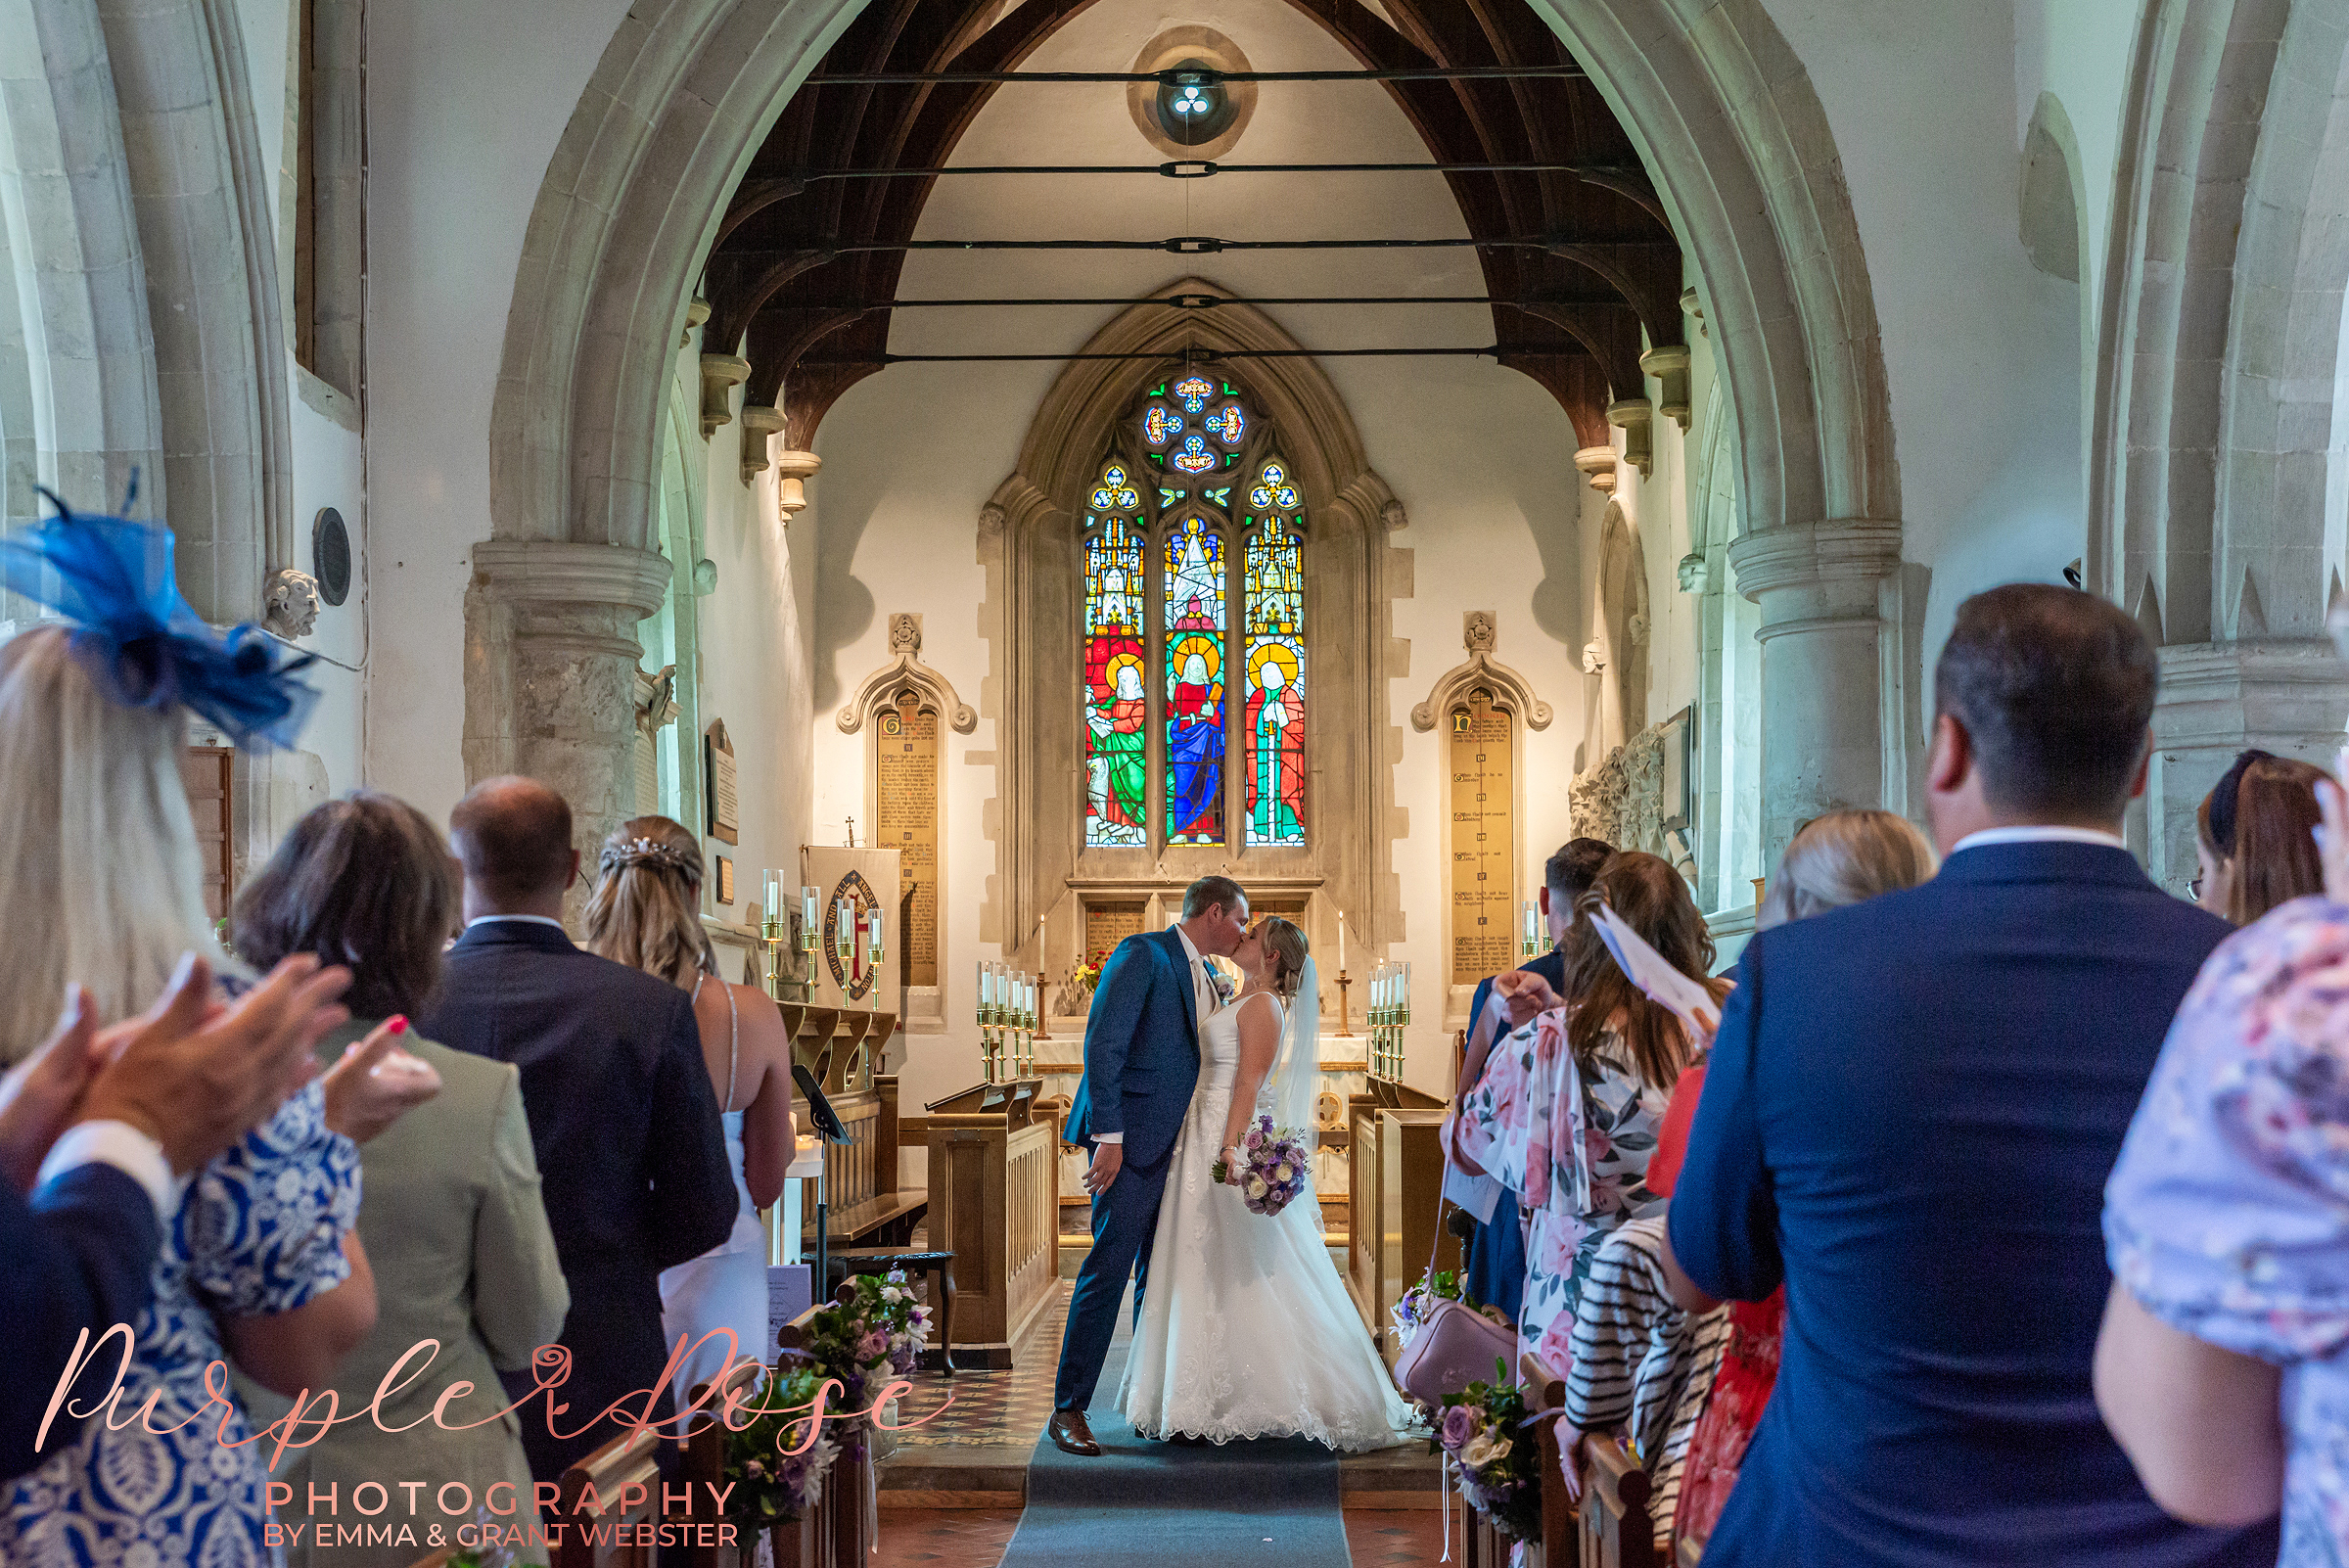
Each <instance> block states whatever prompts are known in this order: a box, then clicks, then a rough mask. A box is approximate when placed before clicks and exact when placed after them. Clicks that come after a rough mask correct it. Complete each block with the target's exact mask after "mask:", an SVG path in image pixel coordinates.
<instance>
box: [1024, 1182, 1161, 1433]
mask: <svg viewBox="0 0 2349 1568" xmlns="http://www.w3.org/2000/svg"><path fill="white" fill-rule="evenodd" d="M1173 1166H1174V1150H1173V1149H1172V1148H1170V1149H1168V1150H1167V1152H1166V1153H1164V1154H1162V1155H1160V1156H1159V1157H1158V1162H1157V1163H1156V1164H1155V1165H1148V1166H1135V1165H1131V1164H1128V1165H1125V1166H1123V1167H1121V1168H1120V1169H1119V1171H1118V1178H1117V1179H1116V1180H1115V1181H1112V1182H1111V1183H1110V1184H1109V1190H1108V1191H1107V1192H1105V1193H1103V1194H1102V1195H1101V1196H1100V1197H1098V1198H1095V1199H1094V1200H1093V1247H1092V1250H1091V1251H1090V1252H1088V1253H1086V1254H1085V1255H1084V1263H1083V1265H1082V1267H1081V1268H1078V1270H1077V1288H1076V1289H1075V1290H1074V1291H1073V1292H1071V1293H1070V1296H1069V1326H1068V1329H1067V1331H1066V1332H1065V1333H1064V1334H1063V1336H1062V1338H1061V1342H1060V1375H1059V1376H1058V1377H1057V1378H1055V1379H1054V1380H1053V1385H1052V1406H1053V1407H1054V1408H1055V1409H1062V1410H1082V1409H1086V1408H1089V1407H1091V1405H1092V1403H1093V1388H1094V1385H1096V1384H1097V1383H1099V1382H1100V1381H1101V1363H1102V1361H1103V1360H1107V1359H1108V1356H1109V1342H1110V1341H1111V1340H1112V1339H1114V1338H1116V1337H1117V1331H1118V1302H1119V1300H1120V1299H1121V1298H1122V1297H1124V1296H1125V1294H1126V1276H1127V1274H1128V1273H1129V1272H1130V1273H1131V1274H1132V1275H1133V1313H1134V1320H1135V1321H1136V1322H1139V1321H1140V1320H1141V1313H1142V1291H1143V1290H1144V1288H1146V1286H1147V1284H1148V1280H1149V1274H1150V1243H1151V1241H1152V1239H1153V1238H1155V1237H1156V1236H1157V1234H1158V1206H1159V1200H1160V1199H1161V1198H1163V1197H1164V1196H1165V1195H1166V1190H1167V1173H1168V1171H1169V1170H1170V1169H1171V1168H1172V1167H1173Z"/></svg>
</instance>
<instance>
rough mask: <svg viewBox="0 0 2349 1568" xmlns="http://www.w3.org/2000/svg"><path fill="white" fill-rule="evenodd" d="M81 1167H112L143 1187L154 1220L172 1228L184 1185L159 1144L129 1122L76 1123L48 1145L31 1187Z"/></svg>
mask: <svg viewBox="0 0 2349 1568" xmlns="http://www.w3.org/2000/svg"><path fill="white" fill-rule="evenodd" d="M84 1165H111V1166H113V1167H114V1168H115V1170H117V1171H119V1172H121V1173H122V1174H123V1175H124V1176H129V1177H130V1178H131V1179H132V1180H133V1181H136V1182H137V1183H138V1184H139V1185H140V1186H142V1187H145V1188H146V1189H147V1196H148V1197H149V1198H151V1199H152V1200H154V1203H155V1217H156V1219H158V1220H159V1221H161V1222H162V1226H163V1228H164V1229H165V1230H168V1229H170V1228H171V1220H172V1217H173V1216H175V1215H177V1214H178V1213H179V1200H180V1196H181V1194H182V1193H184V1192H186V1191H187V1183H186V1182H184V1181H182V1180H180V1179H179V1178H178V1177H177V1176H173V1175H172V1174H171V1162H170V1161H169V1160H168V1159H165V1158H164V1156H163V1147H162V1145H161V1144H160V1143H158V1142H156V1141H155V1139H153V1138H151V1137H149V1136H148V1135H147V1134H146V1133H144V1132H142V1131H140V1130H138V1129H137V1128H135V1127H132V1126H131V1125H130V1124H129V1123H128V1122H76V1123H74V1124H73V1125H72V1126H71V1127H69V1128H68V1129H66V1130H65V1132H64V1133H63V1134H62V1135H61V1136H60V1137H59V1138H58V1140H57V1141H56V1142H55V1143H54V1144H52V1145H50V1148H49V1157H48V1158H47V1159H45V1160H43V1161H42V1162H41V1173H40V1176H39V1179H38V1180H36V1181H35V1182H34V1186H35V1187H36V1188H37V1187H38V1186H40V1185H41V1184H43V1183H45V1182H47V1181H48V1180H49V1179H50V1178H52V1177H53V1176H63V1175H64V1174H65V1173H66V1172H68V1171H70V1170H73V1169H74V1168H76V1167H78V1166H84Z"/></svg>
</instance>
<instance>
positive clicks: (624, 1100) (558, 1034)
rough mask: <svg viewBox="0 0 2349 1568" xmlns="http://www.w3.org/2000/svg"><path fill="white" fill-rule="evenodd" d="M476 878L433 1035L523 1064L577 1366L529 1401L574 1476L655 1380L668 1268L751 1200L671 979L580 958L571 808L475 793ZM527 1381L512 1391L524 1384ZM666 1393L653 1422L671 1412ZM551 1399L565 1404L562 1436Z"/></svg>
mask: <svg viewBox="0 0 2349 1568" xmlns="http://www.w3.org/2000/svg"><path fill="white" fill-rule="evenodd" d="M449 829H450V834H449V836H450V838H451V839H452V840H453V841H454V843H455V847H456V852H457V858H458V859H459V861H461V862H462V863H463V865H464V869H465V902H464V909H465V934H464V936H463V937H461V938H459V939H458V941H457V944H456V945H455V946H453V947H451V948H450V949H449V952H448V967H447V973H446V978H445V979H444V981H443V983H442V986H441V991H440V998H439V1000H438V1001H437V1002H435V1003H434V1004H433V1006H432V1007H431V1008H429V1009H428V1010H427V1011H426V1012H425V1014H424V1016H423V1017H422V1018H420V1019H419V1020H418V1021H417V1022H418V1027H419V1028H421V1029H422V1031H423V1032H424V1034H425V1035H426V1036H428V1037H429V1038H434V1039H438V1040H440V1041H442V1042H444V1043H446V1044H448V1045H451V1046H453V1047H455V1048H456V1049H458V1050H461V1051H470V1052H472V1053H473V1054H475V1055H477V1056H486V1057H489V1058H491V1059H492V1060H495V1061H500V1062H511V1063H513V1064H514V1065H515V1066H516V1067H518V1068H520V1069H521V1070H522V1102H523V1107H524V1109H525V1110H526V1111H528V1112H529V1114H530V1143H531V1147H532V1148H533V1149H534V1150H535V1152H536V1154H537V1158H538V1172H539V1175H540V1176H541V1177H542V1178H543V1182H544V1186H543V1193H544V1197H545V1201H546V1217H547V1220H548V1222H549V1223H550V1224H551V1226H552V1227H553V1230H554V1234H555V1251H556V1254H557V1256H558V1257H560V1258H561V1260H562V1264H563V1277H564V1280H565V1282H566V1283H568V1284H569V1286H570V1287H571V1311H570V1312H569V1313H568V1314H566V1315H565V1317H564V1319H563V1337H562V1340H561V1344H562V1346H563V1348H564V1349H565V1350H567V1351H569V1352H570V1353H571V1375H570V1379H569V1381H567V1382H565V1383H563V1384H562V1385H561V1386H560V1387H559V1388H558V1389H556V1390H555V1391H553V1393H552V1394H551V1395H545V1396H540V1397H539V1398H538V1399H536V1400H534V1401H533V1402H532V1403H531V1404H530V1406H528V1407H525V1408H524V1409H523V1410H522V1412H521V1415H522V1446H523V1449H524V1451H525V1452H526V1453H529V1455H530V1473H531V1474H532V1475H533V1476H535V1477H536V1478H537V1479H538V1480H540V1481H560V1480H561V1479H562V1475H563V1471H564V1470H565V1468H567V1467H568V1466H569V1465H571V1464H572V1463H573V1462H574V1461H575V1460H577V1459H579V1458H582V1457H584V1456H585V1455H586V1454H588V1453H592V1452H593V1451H594V1450H595V1449H596V1448H597V1447H599V1446H600V1445H602V1444H603V1443H606V1442H608V1441H610V1440H611V1438H612V1437H614V1436H615V1435H617V1433H618V1431H619V1430H620V1428H619V1427H618V1426H617V1425H615V1424H614V1423H613V1422H612V1421H611V1420H608V1419H603V1418H601V1416H600V1412H602V1411H604V1410H606V1409H607V1408H609V1407H611V1406H612V1404H613V1402H615V1401H617V1400H619V1399H621V1398H622V1396H624V1395H627V1394H629V1393H631V1392H632V1391H635V1390H639V1389H649V1388H651V1387H652V1386H653V1385H654V1384H655V1383H656V1382H657V1381H659V1379H660V1377H661V1370H662V1368H663V1367H664V1366H665V1365H666V1364H667V1363H668V1344H667V1343H666V1341H665V1339H664V1336H663V1332H662V1326H661V1283H660V1281H661V1270H663V1269H664V1268H673V1267H675V1266H676V1265H678V1264H681V1263H684V1262H686V1261H687V1260H688V1259H692V1258H698V1257H700V1256H701V1255H702V1254H703V1253H705V1252H708V1251H709V1250H710V1249H711V1248H713V1247H714V1246H716V1245H718V1243H720V1242H722V1241H724V1240H725V1239H726V1237H727V1236H728V1234H730V1233H731V1232H732V1230H733V1228H734V1220H735V1216H736V1215H737V1214H738V1213H739V1212H740V1209H741V1199H740V1197H739V1196H738V1194H737V1193H736V1192H735V1189H734V1177H733V1173H732V1171H731V1170H730V1169H729V1168H728V1163H727V1160H726V1143H725V1133H724V1131H723V1130H722V1129H721V1127H720V1126H719V1123H718V1113H717V1100H716V1097H715V1096H714V1094H713V1093H712V1092H711V1089H710V1072H709V1069H708V1068H707V1067H706V1066H705V1065H704V1063H703V1059H702V1040H701V1033H700V1031H699V1030H698V1029H697V1028H696V1027H695V1024H694V1015H693V1004H692V1003H691V1002H690V1001H689V1000H688V999H687V997H686V995H685V992H682V991H680V990H678V989H677V988H676V987H674V986H671V985H668V984H665V983H664V982H662V981H659V980H655V979H654V978H653V977H652V976H650V975H648V974H645V973H644V972H642V971H641V970H637V969H632V968H630V967H628V966H627V965H625V964H617V963H614V962H612V961H611V960H610V959H608V958H599V957H597V956H596V955H595V954H593V953H591V952H584V951H581V950H580V949H579V948H577V947H575V946H573V945H572V944H571V939H570V938H569V937H568V936H566V935H565V934H564V931H563V921H562V914H563V895H564V893H565V891H566V890H567V889H569V888H570V887H571V885H572V883H573V882H575V881H576V880H577V877H578V871H579V853H578V851H576V850H575V849H573V848H572V842H571V807H570V806H569V804H567V803H566V802H565V801H564V799H563V797H562V796H560V795H558V794H556V793H555V792H554V791H553V790H551V789H549V788H547V787H546V786H545V785H544V784H541V783H538V782H537V781H536V780H534V779H527V778H514V777H505V778H492V779H487V780H484V782H482V783H480V784H477V785H475V786H474V787H473V789H472V790H471V791H469V792H468V793H467V794H466V796H465V798H464V799H463V800H461V801H459V802H458V803H457V807H456V809H455V810H454V811H453V812H451V813H450V815H449ZM530 1383H531V1378H530V1375H529V1374H525V1373H514V1374H510V1375H508V1377H507V1378H506V1389H507V1392H508V1393H509V1394H511V1395H513V1396H514V1397H516V1398H520V1397H522V1396H523V1395H525V1394H527V1393H528V1392H529V1390H530ZM680 1392H682V1391H680V1390H677V1389H675V1388H673V1387H670V1388H664V1389H663V1390H662V1391H661V1394H660V1397H659V1399H658V1401H657V1402H656V1407H655V1412H654V1413H655V1419H665V1418H667V1416H668V1414H669V1413H670V1412H671V1411H673V1409H674V1407H675V1404H676V1401H675V1399H674V1396H675V1395H676V1394H678V1393H680ZM550 1402H561V1403H565V1404H568V1405H569V1406H570V1407H571V1408H570V1410H569V1411H568V1412H567V1413H566V1414H565V1415H563V1416H562V1417H561V1419H560V1420H559V1421H553V1425H556V1426H559V1427H561V1428H562V1429H563V1431H564V1433H565V1435H564V1436H560V1437H558V1436H556V1435H555V1434H554V1432H553V1431H551V1430H550V1420H552V1417H551V1414H550V1411H549V1410H548V1408H547V1407H548V1405H549V1403H550Z"/></svg>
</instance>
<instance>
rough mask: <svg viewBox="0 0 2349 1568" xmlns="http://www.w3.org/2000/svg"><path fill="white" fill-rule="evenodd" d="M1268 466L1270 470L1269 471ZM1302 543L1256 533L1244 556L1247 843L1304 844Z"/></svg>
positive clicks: (1281, 533)
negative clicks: (1246, 658)
mask: <svg viewBox="0 0 2349 1568" xmlns="http://www.w3.org/2000/svg"><path fill="white" fill-rule="evenodd" d="M1269 468H1270V465H1267V469H1268V470H1269ZM1303 556H1304V540H1303V539H1302V538H1301V537H1299V536H1298V535H1296V534H1294V533H1290V532H1287V531H1286V530H1281V529H1278V528H1275V527H1267V528H1264V529H1261V530H1258V532H1257V533H1256V535H1255V536H1254V537H1252V538H1250V539H1249V541H1248V547H1247V550H1246V552H1245V555H1244V557H1243V563H1242V564H1243V567H1244V569H1245V595H1246V598H1245V605H1244V609H1245V615H1246V621H1247V635H1248V641H1247V649H1248V686H1247V692H1248V704H1247V714H1246V724H1247V730H1246V734H1247V748H1248V754H1247V755H1248V761H1247V777H1246V783H1247V790H1246V796H1247V806H1246V811H1247V842H1248V843H1249V844H1251V845H1267V846H1279V845H1298V844H1303V843H1304V842H1305V695H1306V691H1305V574H1304V563H1303Z"/></svg>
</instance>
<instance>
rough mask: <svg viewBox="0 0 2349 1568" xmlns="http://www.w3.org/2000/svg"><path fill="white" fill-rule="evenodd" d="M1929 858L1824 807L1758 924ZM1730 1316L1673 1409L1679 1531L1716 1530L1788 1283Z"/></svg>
mask: <svg viewBox="0 0 2349 1568" xmlns="http://www.w3.org/2000/svg"><path fill="white" fill-rule="evenodd" d="M1935 863H1936V862H1935V857H1934V853H1933V846H1932V845H1931V844H1930V843H1929V842H1928V841H1927V840H1926V838H1925V836H1924V835H1923V834H1922V833H1920V832H1918V831H1917V830H1916V828H1915V827H1914V826H1913V825H1911V823H1910V822H1909V821H1908V820H1907V819H1906V818H1904V817H1900V816H1895V815H1894V814H1893V813H1892V812H1890V811H1882V810H1876V809H1873V808H1868V809H1846V810H1837V811H1826V812H1822V813H1821V814H1819V815H1818V816H1815V817H1813V818H1812V819H1811V820H1810V821H1809V822H1806V823H1805V824H1803V826H1802V827H1801V828H1799V829H1797V830H1796V832H1795V835H1794V837H1793V838H1792V839H1790V840H1788V841H1787V844H1786V850H1785V853H1782V854H1781V855H1779V856H1778V865H1777V869H1776V870H1775V871H1773V873H1771V877H1770V881H1769V883H1768V884H1767V885H1766V887H1765V891H1764V893H1763V897H1762V907H1761V908H1760V909H1759V910H1757V911H1756V913H1755V917H1754V928H1755V929H1756V930H1757V931H1771V930H1774V929H1775V928H1777V927H1779V926H1782V925H1785V924H1786V923H1787V922H1788V921H1791V920H1803V919H1807V918H1809V917H1810V916H1812V915H1816V914H1824V913H1825V912H1826V911H1827V910H1829V909H1841V908H1844V907H1846V906H1848V905H1851V904H1855V903H1864V902H1865V901H1866V900H1867V899H1873V898H1877V897H1880V896H1881V895H1883V894H1887V893H1898V892H1900V891H1901V890H1903V889H1905V888H1913V887H1915V886H1917V885H1918V884H1920V883H1922V882H1925V881H1927V880H1928V879H1930V878H1931V877H1932V875H1933V871H1934V867H1935ZM1705 1072H1706V1064H1705V1063H1704V1062H1703V1061H1701V1060H1700V1061H1699V1062H1697V1064H1696V1065H1695V1066H1693V1067H1691V1068H1690V1069H1689V1070H1688V1071H1687V1072H1686V1073H1683V1074H1682V1075H1681V1081H1680V1083H1679V1084H1676V1085H1674V1087H1673V1091H1672V1105H1671V1107H1670V1108H1669V1109H1668V1110H1667V1111H1666V1112H1665V1115H1664V1131H1663V1135H1662V1137H1661V1139H1660V1140H1659V1141H1658V1143H1657V1146H1656V1157H1655V1159H1654V1160H1652V1161H1650V1162H1649V1164H1648V1176H1647V1184H1648V1185H1649V1186H1650V1187H1652V1188H1654V1189H1655V1190H1656V1191H1658V1192H1661V1193H1665V1194H1667V1195H1669V1194H1670V1193H1671V1191H1672V1190H1673V1187H1674V1185H1675V1184H1676V1183H1677V1182H1678V1181H1679V1179H1680V1170H1681V1159H1682V1158H1683V1156H1684V1155H1685V1153H1686V1149H1687V1140H1688V1129H1689V1126H1690V1124H1691V1123H1692V1122H1693V1120H1694V1119H1695V1115H1696V1107H1697V1103H1698V1097H1699V1096H1700V1095H1701V1094H1702V1093H1703V1091H1704V1085H1705ZM1727 1314H1728V1315H1727V1340H1726V1343H1724V1344H1723V1345H1722V1347H1721V1357H1720V1365H1719V1368H1718V1370H1716V1371H1715V1373H1714V1374H1713V1376H1712V1378H1711V1380H1710V1381H1709V1382H1699V1383H1697V1384H1696V1385H1695V1386H1694V1387H1693V1389H1692V1394H1693V1398H1692V1399H1691V1400H1690V1401H1689V1402H1688V1404H1687V1406H1686V1407H1684V1408H1682V1409H1681V1410H1680V1411H1678V1412H1676V1414H1675V1417H1674V1431H1675V1434H1676V1435H1678V1434H1680V1433H1681V1432H1682V1431H1685V1433H1686V1437H1685V1440H1684V1442H1681V1443H1678V1444H1675V1445H1674V1446H1673V1448H1672V1450H1671V1451H1670V1452H1671V1453H1681V1452H1684V1453H1686V1455H1687V1457H1686V1462H1685V1465H1684V1467H1683V1469H1682V1472H1681V1475H1680V1477H1679V1486H1680V1501H1679V1505H1678V1509H1677V1511H1676V1512H1674V1513H1672V1514H1670V1515H1659V1517H1665V1518H1669V1519H1670V1520H1671V1522H1672V1529H1673V1535H1674V1537H1675V1539H1686V1540H1691V1541H1702V1540H1704V1539H1705V1538H1706V1537H1707V1536H1709V1535H1711V1534H1712V1533H1713V1529H1714V1526H1715V1525H1716V1524H1717V1523H1718V1522H1719V1520H1720V1518H1721V1509H1722V1505H1723V1504H1724V1503H1726V1502H1727V1501H1728V1500H1729V1491H1730V1489H1731V1488H1732V1487H1734V1486H1735V1485H1736V1484H1737V1466H1738V1463H1739V1461H1740V1460H1742V1459H1743V1458H1744V1457H1745V1449H1746V1445H1747V1444H1748V1443H1750V1442H1751V1441H1752V1440H1753V1435H1754V1428H1755V1427H1756V1426H1757V1425H1759V1424H1760V1423H1761V1420H1762V1411H1763V1410H1764V1409H1765V1408H1766V1407H1768V1405H1769V1402H1770V1391H1771V1388H1772V1386H1773V1384H1774V1383H1775V1382H1776V1381H1777V1376H1778V1349H1779V1345H1780V1343H1781V1342H1782V1339H1783V1336H1784V1333H1785V1327H1786V1292H1785V1290H1784V1288H1783V1287H1781V1288H1779V1289H1778V1290H1775V1291H1773V1292H1772V1293H1771V1295H1770V1297H1769V1299H1768V1300H1766V1301H1758V1302H1752V1301H1733V1302H1730V1303H1729V1304H1728V1306H1727ZM1661 1488H1662V1482H1661V1480H1659V1492H1660V1491H1661Z"/></svg>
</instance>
